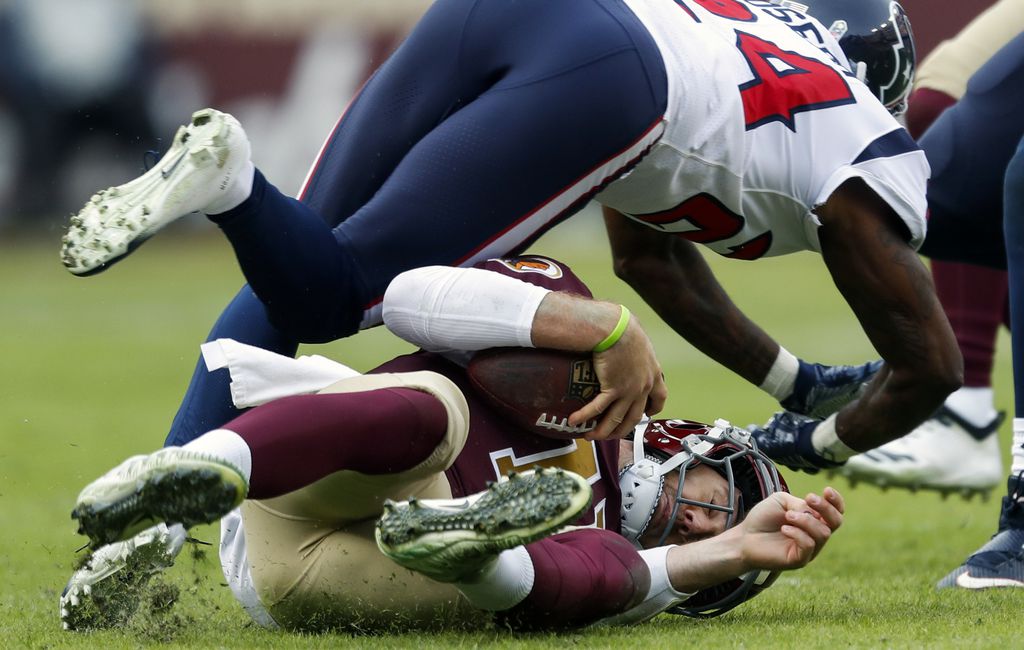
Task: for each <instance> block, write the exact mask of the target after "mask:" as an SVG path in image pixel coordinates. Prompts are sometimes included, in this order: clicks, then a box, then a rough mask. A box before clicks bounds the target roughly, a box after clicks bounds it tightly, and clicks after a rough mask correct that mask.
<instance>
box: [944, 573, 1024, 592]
mask: <svg viewBox="0 0 1024 650" xmlns="http://www.w3.org/2000/svg"><path fill="white" fill-rule="evenodd" d="M956 584H957V586H958V587H963V588H964V589H985V588H986V587H1024V582H1021V581H1020V580H1013V579H1011V578H975V577H973V576H972V575H971V574H970V573H961V574H960V575H958V576H957V577H956Z"/></svg>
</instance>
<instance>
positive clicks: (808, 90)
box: [736, 31, 856, 131]
mask: <svg viewBox="0 0 1024 650" xmlns="http://www.w3.org/2000/svg"><path fill="white" fill-rule="evenodd" d="M736 35H737V39H736V47H737V48H738V49H739V51H740V53H741V54H743V57H744V58H745V59H746V60H747V64H748V65H749V66H750V71H751V72H753V73H754V78H753V79H752V80H751V81H748V82H747V83H745V84H741V85H740V97H741V98H742V100H743V113H744V117H745V119H746V125H747V130H748V131H749V130H750V129H756V128H757V127H759V126H761V125H763V124H767V123H769V122H782V123H783V124H784V125H786V127H787V128H789V130H791V131H796V128H795V126H794V124H793V121H794V118H795V116H796V114H797V113H801V112H804V111H813V110H817V109H821V108H829V107H831V106H841V105H843V104H852V103H854V102H855V101H856V100H855V99H854V97H853V91H852V90H851V89H850V86H849V84H848V83H846V79H845V78H843V75H842V74H841V73H840V72H839V71H837V70H836V69H835V68H833V67H832V66H830V65H828V64H826V63H822V62H821V61H819V60H817V59H812V58H810V57H806V56H803V55H802V54H797V53H796V52H787V51H786V50H783V49H781V48H780V47H779V46H778V45H775V44H774V43H771V42H769V41H766V40H764V39H761V38H758V37H757V36H754V35H752V34H747V33H744V32H739V31H738V32H736Z"/></svg>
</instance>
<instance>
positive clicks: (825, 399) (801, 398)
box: [779, 360, 882, 420]
mask: <svg viewBox="0 0 1024 650" xmlns="http://www.w3.org/2000/svg"><path fill="white" fill-rule="evenodd" d="M881 367H882V362H881V361H869V362H868V363H865V364H863V365H860V366H823V365H821V364H820V363H807V362H806V361H802V360H801V361H800V370H799V371H798V373H797V376H796V384H795V385H794V386H793V394H792V395H790V396H789V397H787V398H786V399H784V400H782V401H781V402H779V403H780V404H781V405H782V408H784V409H786V410H787V411H792V412H793V413H799V414H800V415H806V416H808V417H811V418H815V419H818V420H823V419H825V418H827V417H828V416H830V415H832V414H833V413H835V412H836V411H838V410H839V409H841V408H843V407H844V406H846V405H847V404H849V403H850V402H852V401H853V400H855V399H857V398H858V397H860V396H861V395H862V394H863V393H864V389H865V388H867V385H868V382H870V381H871V380H872V379H873V378H874V376H875V374H876V373H877V372H878V370H879V368H881Z"/></svg>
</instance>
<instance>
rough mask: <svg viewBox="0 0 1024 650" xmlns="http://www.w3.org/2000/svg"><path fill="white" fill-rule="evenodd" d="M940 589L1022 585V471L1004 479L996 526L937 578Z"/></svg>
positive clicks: (1023, 476) (1023, 482)
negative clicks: (989, 536)
mask: <svg viewBox="0 0 1024 650" xmlns="http://www.w3.org/2000/svg"><path fill="white" fill-rule="evenodd" d="M937 586H938V588H939V589H946V588H949V587H956V588H960V589H988V588H990V587H1024V472H1020V473H1019V474H1017V475H1015V476H1011V477H1010V478H1009V480H1008V481H1007V482H1006V496H1005V497H1003V501H1002V504H1001V507H1000V510H999V528H998V529H997V531H996V534H995V535H994V536H993V537H992V539H990V540H989V541H988V543H987V544H985V545H984V546H982V547H981V548H979V549H978V550H977V551H975V552H974V554H972V555H971V557H969V558H967V560H966V561H965V562H964V563H963V564H961V565H960V566H958V567H957V568H955V569H953V571H952V572H950V574H949V575H947V576H946V577H945V578H943V579H942V580H940V581H939V584H938V585H937Z"/></svg>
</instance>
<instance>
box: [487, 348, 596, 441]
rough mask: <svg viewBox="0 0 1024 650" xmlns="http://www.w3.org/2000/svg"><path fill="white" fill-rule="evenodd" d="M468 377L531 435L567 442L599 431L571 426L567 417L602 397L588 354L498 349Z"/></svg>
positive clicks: (592, 424) (589, 425) (590, 425)
mask: <svg viewBox="0 0 1024 650" xmlns="http://www.w3.org/2000/svg"><path fill="white" fill-rule="evenodd" d="M467 372H468V375H469V380H470V383H472V384H473V387H474V388H476V390H477V391H478V392H479V393H480V394H481V395H482V396H483V397H484V398H485V399H486V400H487V402H488V403H489V404H490V405H491V406H493V407H494V408H495V410H497V411H498V413H500V414H501V415H503V416H504V417H506V418H508V420H509V421H510V422H511V423H513V424H515V425H517V426H519V427H522V428H524V429H526V430H528V431H531V432H533V433H536V434H538V435H541V436H545V437H548V438H558V439H561V440H568V439H571V438H579V437H581V436H583V435H584V434H585V433H586V432H587V431H590V430H592V429H593V428H594V427H595V426H597V421H596V420H593V421H590V422H585V423H583V424H581V425H577V426H575V427H573V426H570V425H569V415H570V414H572V413H573V412H574V411H576V410H577V409H579V408H580V407H582V406H583V405H584V404H586V403H587V402H589V401H590V400H592V399H593V398H594V397H596V396H597V394H598V393H600V392H601V385H600V384H599V383H598V381H597V373H596V372H594V363H593V357H592V355H591V354H590V353H589V352H562V351H558V350H540V349H533V348H494V349H491V350H484V351H482V352H478V353H477V354H476V356H474V357H473V359H472V360H471V361H470V362H469V367H468V369H467Z"/></svg>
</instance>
